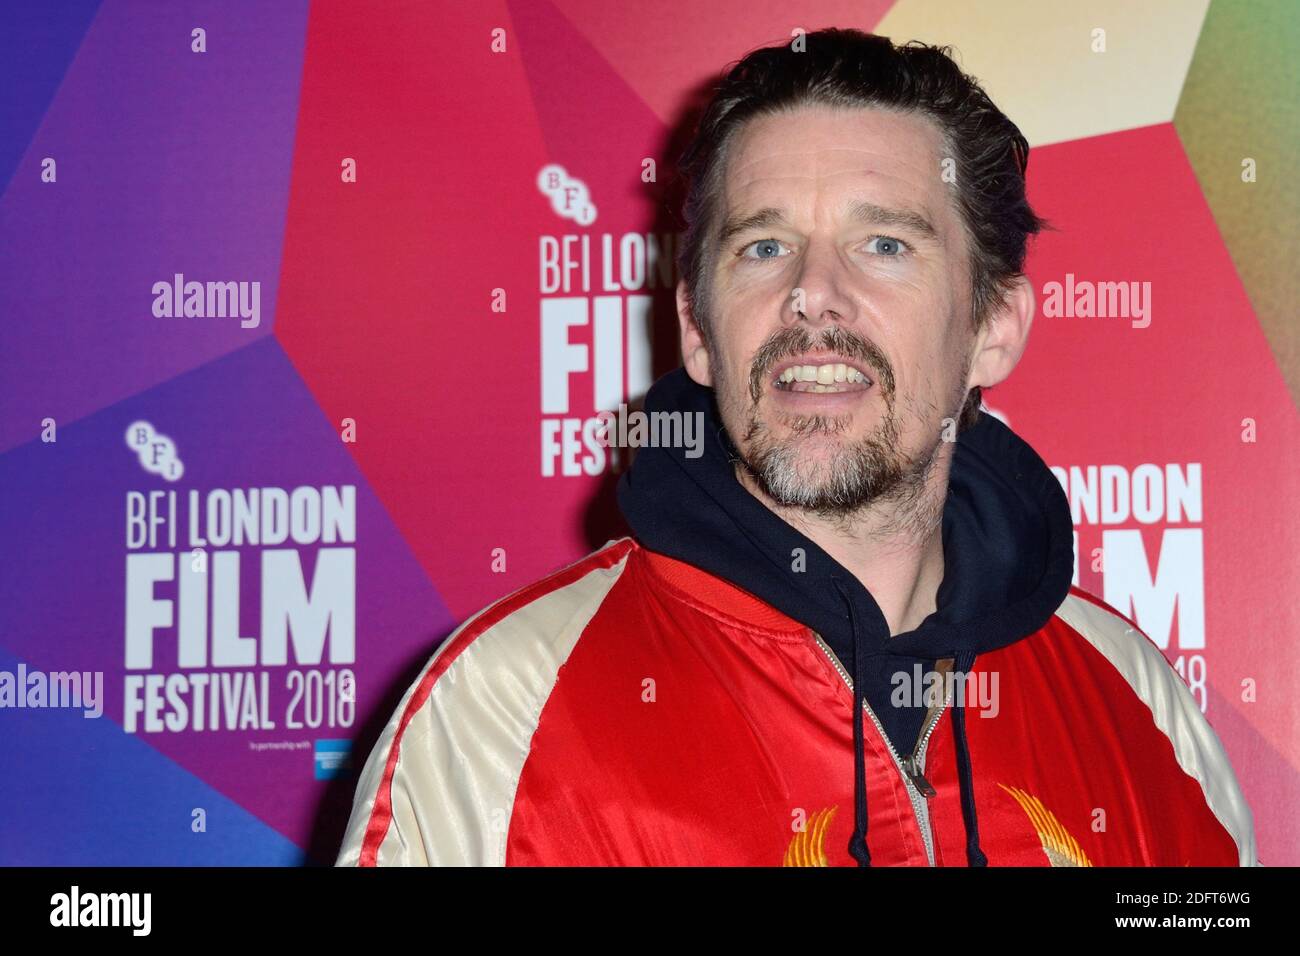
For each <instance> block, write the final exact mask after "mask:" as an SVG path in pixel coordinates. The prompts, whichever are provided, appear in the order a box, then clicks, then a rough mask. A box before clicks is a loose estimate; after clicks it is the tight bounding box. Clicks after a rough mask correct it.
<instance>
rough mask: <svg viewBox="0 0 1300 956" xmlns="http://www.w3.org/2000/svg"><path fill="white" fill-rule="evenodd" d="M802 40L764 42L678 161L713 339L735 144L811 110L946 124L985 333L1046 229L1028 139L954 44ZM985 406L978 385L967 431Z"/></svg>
mask: <svg viewBox="0 0 1300 956" xmlns="http://www.w3.org/2000/svg"><path fill="white" fill-rule="evenodd" d="M802 40H803V41H804V43H805V48H804V50H803V51H798V50H796V49H793V48H792V47H793V46H794V44H788V45H787V44H782V45H780V46H773V47H764V48H762V49H758V50H755V51H753V52H751V53H750V54H748V55H747V56H746V57H745V58H744V59H742V60H740V61H739V62H738V63H737V64H736V65H735V66H734V67H732V68H731V70H730V71H729V72H728V73H727V74H726V76H725V77H723V79H722V80H721V82H720V83H719V85H718V86H717V88H716V90H715V91H714V94H713V97H712V99H711V101H710V102H709V104H708V106H707V108H706V109H705V111H704V114H703V116H702V117H701V119H700V122H699V125H698V127H697V128H696V131H695V135H694V138H693V139H692V140H691V141H690V143H689V145H688V146H687V148H686V150H685V151H684V152H683V154H682V157H681V159H680V160H679V162H678V171H679V174H680V175H681V176H682V177H683V178H684V179H685V180H686V196H685V202H684V207H683V217H684V219H685V224H686V231H685V235H684V237H683V242H682V245H681V248H680V250H679V251H678V268H679V270H680V274H681V276H682V278H683V279H685V281H686V285H687V290H688V299H689V302H690V307H691V311H692V313H693V314H694V315H695V317H696V321H697V322H698V323H699V325H700V330H701V332H702V333H703V334H704V336H705V338H706V340H707V338H708V335H709V329H708V316H707V311H708V303H709V301H710V299H709V295H710V291H711V290H710V284H711V278H712V270H713V268H714V264H715V259H714V257H715V256H716V254H717V243H716V241H715V239H714V237H715V235H716V231H717V229H718V220H719V212H720V210H719V204H720V201H721V194H722V189H721V186H722V177H723V173H724V171H725V168H726V160H727V155H728V149H729V147H730V145H731V143H732V141H733V140H734V138H735V135H736V133H737V132H738V131H739V130H740V128H741V127H742V126H743V125H744V124H745V123H746V122H747V121H748V120H751V119H754V118H756V117H759V116H764V115H768V114H771V113H776V112H780V111H788V110H793V109H797V108H799V107H801V106H805V105H824V106H832V107H848V108H852V107H875V108H880V109H892V110H898V111H903V112H915V113H919V114H922V115H924V116H928V117H930V118H931V119H932V120H934V121H935V122H936V124H937V125H938V127H939V129H940V131H941V133H942V134H943V139H944V147H945V150H946V152H947V155H948V156H949V157H951V158H952V160H953V164H954V165H953V172H954V174H955V178H956V182H957V188H956V194H955V201H956V204H957V209H958V211H959V213H960V215H961V219H962V223H963V226H964V227H965V230H966V234H967V236H968V237H969V241H970V247H971V285H972V289H971V301H972V310H971V311H972V317H971V318H972V323H973V325H974V327H975V329H976V330H979V329H981V328H982V327H983V326H984V323H985V322H986V321H987V319H988V316H989V312H990V308H991V306H992V305H994V304H995V303H996V302H998V301H999V300H1000V299H1001V297H1002V295H1003V294H1004V291H1005V289H1007V288H1008V287H1009V286H1010V284H1011V282H1012V280H1014V279H1016V278H1017V277H1019V276H1020V275H1021V274H1022V269H1023V266H1024V260H1025V243H1026V240H1027V238H1028V236H1030V235H1031V234H1036V233H1037V232H1038V231H1039V230H1040V229H1042V228H1043V227H1044V226H1046V222H1045V221H1044V220H1042V219H1039V217H1038V216H1037V215H1035V213H1034V211H1033V209H1031V208H1030V206H1029V202H1028V200H1027V199H1026V198H1025V170H1026V167H1027V166H1028V163H1029V144H1028V142H1027V141H1026V140H1025V138H1024V136H1022V135H1021V133H1020V130H1019V129H1018V128H1017V127H1016V125H1015V124H1014V123H1012V122H1011V120H1009V119H1007V117H1006V116H1004V115H1003V114H1002V112H1001V111H1000V110H999V109H998V108H997V107H996V106H994V105H993V101H992V100H990V99H989V97H988V95H987V94H986V93H985V92H984V90H983V89H981V88H980V86H979V84H978V83H977V82H976V81H975V80H974V79H973V78H971V77H970V76H968V75H966V74H965V73H963V72H962V70H961V68H960V67H958V65H957V64H956V63H955V62H954V61H953V59H952V57H951V53H952V49H951V47H946V46H945V47H936V46H930V45H928V44H924V43H921V42H919V41H915V40H914V41H911V42H909V43H905V44H902V45H895V44H894V43H893V42H892V41H890V39H889V38H888V37H882V36H875V35H873V34H869V33H863V32H862V31H860V30H851V29H837V28H832V29H827V30H819V31H817V32H814V33H809V34H806V35H805V36H804V37H802ZM938 172H939V171H938V170H936V175H937V174H938ZM979 405H980V388H979V387H978V386H976V387H975V388H972V389H971V390H970V392H969V394H968V395H967V399H966V404H965V406H964V407H963V409H962V413H961V420H960V424H959V430H964V429H965V428H968V427H969V426H970V425H973V424H974V423H975V422H976V421H977V420H978V418H979Z"/></svg>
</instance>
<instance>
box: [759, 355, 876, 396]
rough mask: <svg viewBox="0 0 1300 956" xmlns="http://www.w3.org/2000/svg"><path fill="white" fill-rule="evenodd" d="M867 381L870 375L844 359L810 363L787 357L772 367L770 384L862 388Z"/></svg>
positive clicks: (789, 388)
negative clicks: (786, 359)
mask: <svg viewBox="0 0 1300 956" xmlns="http://www.w3.org/2000/svg"><path fill="white" fill-rule="evenodd" d="M871 385H872V381H871V377H870V376H868V375H867V374H866V373H865V372H864V371H862V369H860V368H858V367H857V365H855V364H854V363H852V362H848V361H844V362H816V363H813V362H808V361H806V360H800V359H791V360H789V361H786V362H782V363H780V364H779V365H777V367H776V368H775V369H773V379H772V386H773V387H774V388H776V389H777V390H778V391H782V392H814V393H821V394H833V393H841V392H864V391H866V390H867V389H869V388H870V387H871Z"/></svg>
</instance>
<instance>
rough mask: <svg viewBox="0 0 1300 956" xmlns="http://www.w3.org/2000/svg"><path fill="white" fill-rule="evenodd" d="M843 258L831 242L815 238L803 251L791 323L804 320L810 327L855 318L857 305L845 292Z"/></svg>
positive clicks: (790, 311) (792, 299) (787, 318)
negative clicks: (854, 312) (854, 304)
mask: <svg viewBox="0 0 1300 956" xmlns="http://www.w3.org/2000/svg"><path fill="white" fill-rule="evenodd" d="M844 268H845V264H844V262H843V261H842V259H841V257H840V255H839V253H838V251H837V250H836V249H835V247H834V244H833V243H831V242H830V241H824V242H823V241H818V240H813V241H812V242H810V243H809V244H808V246H807V248H806V249H805V250H804V253H803V262H802V263H801V264H800V268H799V272H798V274H797V275H796V277H795V283H796V284H795V286H794V288H793V289H792V290H791V292H790V308H789V309H788V310H787V311H786V313H785V316H784V318H785V321H786V323H787V324H794V323H796V322H803V323H805V324H806V325H807V327H808V328H809V329H810V330H814V331H815V330H817V329H821V328H824V327H826V326H829V325H832V324H834V323H837V322H838V323H840V324H841V325H843V324H845V323H847V322H849V321H851V320H852V316H853V305H852V301H851V300H850V298H849V297H848V296H847V295H846V294H845V292H844V290H845V288H846V285H845V281H844V274H843V270H844Z"/></svg>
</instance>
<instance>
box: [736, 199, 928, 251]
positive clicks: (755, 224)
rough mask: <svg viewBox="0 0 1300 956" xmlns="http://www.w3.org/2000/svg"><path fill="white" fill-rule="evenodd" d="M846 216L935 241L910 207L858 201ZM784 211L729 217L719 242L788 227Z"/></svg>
mask: <svg viewBox="0 0 1300 956" xmlns="http://www.w3.org/2000/svg"><path fill="white" fill-rule="evenodd" d="M849 219H850V220H852V221H855V222H865V223H870V224H872V225H877V226H898V227H901V228H903V229H909V230H911V231H912V232H914V233H916V234H917V235H920V236H922V237H924V238H926V239H931V240H937V239H938V238H939V232H938V230H937V229H935V228H934V225H933V224H932V223H931V222H930V220H929V219H927V218H926V217H925V216H923V215H922V214H921V213H919V212H915V211H913V210H911V209H891V208H889V207H888V206H878V205H876V204H875V203H871V202H866V201H865V200H859V201H857V202H855V203H853V205H851V206H850V207H849ZM789 224H790V223H789V220H788V219H786V216H785V212H784V210H781V209H777V208H776V207H775V206H767V207H765V208H763V209H760V210H759V211H758V212H756V213H753V214H751V215H748V216H729V217H727V219H726V220H725V221H724V222H723V223H722V230H721V232H720V233H719V235H718V241H719V242H720V243H721V244H722V245H724V246H725V245H729V244H730V243H731V240H732V239H734V238H735V237H736V236H739V235H741V234H742V233H746V232H749V231H751V230H758V229H766V228H767V227H769V226H789Z"/></svg>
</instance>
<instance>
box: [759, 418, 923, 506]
mask: <svg viewBox="0 0 1300 956" xmlns="http://www.w3.org/2000/svg"><path fill="white" fill-rule="evenodd" d="M848 421H849V419H837V418H832V417H829V416H824V415H812V416H806V417H803V418H797V419H790V420H788V422H787V423H788V425H789V427H790V430H791V435H790V437H788V438H786V439H784V440H781V441H778V440H776V439H774V438H773V437H772V436H771V434H770V433H769V432H768V430H767V427H766V426H765V425H764V424H763V423H762V421H761V420H760V419H759V417H758V414H757V409H754V410H753V412H752V414H751V417H750V421H749V425H748V428H747V430H746V433H745V438H744V445H745V447H746V449H747V451H745V452H741V454H740V464H741V467H743V468H744V469H745V471H746V472H747V473H748V474H749V476H750V477H751V478H752V479H753V481H754V483H755V484H756V485H757V486H758V488H759V489H760V490H761V491H762V492H763V493H764V494H765V495H766V496H767V497H768V498H770V499H771V500H772V501H773V503H775V504H777V505H779V506H781V507H784V508H791V509H796V510H799V511H806V512H811V513H813V514H816V515H817V516H819V517H823V518H835V519H846V518H850V517H851V516H853V515H856V514H859V513H861V512H864V511H865V510H866V509H867V508H868V507H869V506H871V505H872V504H875V503H877V502H885V501H890V502H894V503H896V504H898V505H900V506H901V507H899V508H897V509H895V510H896V512H898V513H899V516H900V517H901V516H902V514H903V513H905V512H910V513H915V512H916V511H917V509H918V507H919V505H920V503H921V501H920V499H921V498H922V494H923V491H924V488H925V482H926V477H927V475H928V474H929V471H930V468H931V466H932V464H933V461H934V450H935V449H931V451H930V453H929V454H927V455H926V456H925V458H924V459H923V460H922V461H919V462H916V461H912V460H910V459H908V458H907V457H906V456H904V455H902V454H901V453H900V452H899V451H898V439H899V427H898V419H897V417H896V416H895V415H894V414H893V409H892V408H890V409H889V411H888V412H887V414H886V416H885V419H884V421H882V422H881V424H880V426H879V427H878V428H877V429H876V432H875V433H874V434H872V435H870V436H868V437H867V438H864V439H861V440H859V441H856V442H853V443H851V444H849V445H846V446H844V447H842V448H841V449H840V450H839V451H837V452H836V453H835V454H834V455H833V456H831V457H830V458H829V459H826V460H824V461H823V462H821V463H819V464H818V465H816V466H815V467H812V466H810V465H809V463H808V460H807V459H806V457H804V456H803V454H802V446H803V445H804V439H805V438H807V437H810V436H813V435H818V434H827V435H834V434H838V433H840V432H841V431H843V429H844V428H845V426H846V425H847V424H848ZM937 447H938V446H937V444H936V446H935V448H936V449H937ZM810 467H811V470H810ZM917 517H920V516H919V515H918V516H917ZM923 523H924V524H929V522H928V521H924V522H923Z"/></svg>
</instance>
